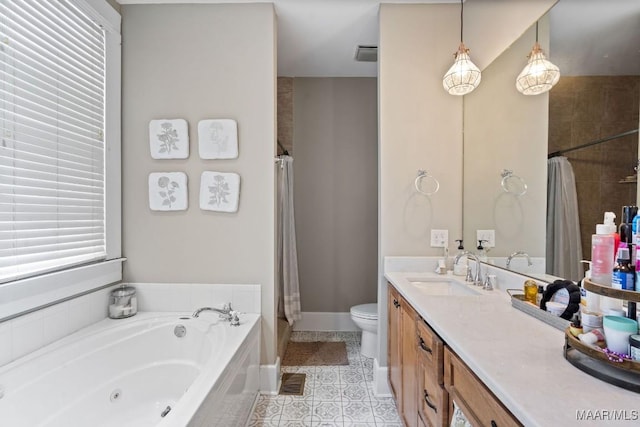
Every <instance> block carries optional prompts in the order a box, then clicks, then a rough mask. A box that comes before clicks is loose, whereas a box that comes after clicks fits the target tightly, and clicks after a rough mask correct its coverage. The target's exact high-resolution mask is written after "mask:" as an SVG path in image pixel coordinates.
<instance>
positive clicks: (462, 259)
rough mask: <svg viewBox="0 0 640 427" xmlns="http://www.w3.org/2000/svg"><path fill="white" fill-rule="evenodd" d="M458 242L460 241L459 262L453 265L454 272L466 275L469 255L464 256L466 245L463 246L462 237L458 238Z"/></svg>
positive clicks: (457, 255) (457, 254)
mask: <svg viewBox="0 0 640 427" xmlns="http://www.w3.org/2000/svg"><path fill="white" fill-rule="evenodd" d="M456 242H458V252H457V253H456V258H458V263H457V264H454V265H453V274H455V275H456V276H464V275H466V274H467V257H466V256H463V254H464V246H462V239H457V240H456Z"/></svg>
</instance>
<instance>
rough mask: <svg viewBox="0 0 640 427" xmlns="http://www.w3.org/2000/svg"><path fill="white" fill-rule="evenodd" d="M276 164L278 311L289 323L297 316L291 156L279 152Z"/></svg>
mask: <svg viewBox="0 0 640 427" xmlns="http://www.w3.org/2000/svg"><path fill="white" fill-rule="evenodd" d="M279 163H280V167H279V168H278V208H277V209H278V244H277V246H278V248H277V250H278V263H277V267H276V268H277V271H276V276H277V280H278V294H279V295H278V315H279V316H280V317H282V316H284V317H285V318H286V319H287V321H288V322H289V324H290V325H293V322H294V321H296V320H300V319H301V314H300V285H299V282H298V254H297V249H296V225H295V219H294V214H293V158H292V157H291V156H280V162H279Z"/></svg>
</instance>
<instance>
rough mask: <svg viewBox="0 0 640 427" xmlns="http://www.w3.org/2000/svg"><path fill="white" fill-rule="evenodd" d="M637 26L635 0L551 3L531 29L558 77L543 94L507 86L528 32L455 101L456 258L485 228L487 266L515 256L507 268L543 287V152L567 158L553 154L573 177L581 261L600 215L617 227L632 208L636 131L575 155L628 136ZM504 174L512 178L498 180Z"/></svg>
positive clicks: (634, 114) (530, 37)
mask: <svg viewBox="0 0 640 427" xmlns="http://www.w3.org/2000/svg"><path fill="white" fill-rule="evenodd" d="M576 16H579V17H580V19H579V20H577V19H576V18H575V17H576ZM639 19H640V2H637V0H613V2H612V1H604V0H588V1H585V0H560V1H559V2H558V3H557V4H556V5H555V6H554V7H553V8H552V9H551V10H550V11H549V13H547V14H546V15H545V16H544V17H542V18H541V19H540V21H539V31H538V38H539V41H540V44H541V45H542V48H543V50H544V51H545V53H546V54H547V56H548V58H549V59H550V60H551V61H552V62H553V63H554V64H556V65H558V66H559V67H560V71H561V73H562V76H561V78H560V81H559V82H558V84H557V85H556V86H554V88H553V89H552V90H551V91H550V92H549V93H547V94H543V95H537V96H524V95H522V94H520V93H518V92H517V91H516V90H515V77H516V76H517V75H518V74H519V73H520V71H521V70H522V68H523V67H524V65H525V63H526V55H528V53H529V52H530V51H531V48H532V46H533V43H534V42H535V40H536V33H535V25H534V26H533V27H532V28H530V29H529V30H527V31H526V32H525V33H524V34H523V35H522V36H521V37H520V38H519V39H518V40H516V41H515V42H514V43H513V44H512V45H511V46H510V47H509V49H507V50H506V51H505V52H504V53H503V54H502V55H501V56H500V57H498V58H497V59H496V60H495V61H494V62H493V63H492V64H491V65H490V66H489V67H487V68H486V69H485V70H483V74H482V84H481V85H480V86H479V87H478V89H476V91H474V93H472V94H470V95H468V96H466V97H465V99H464V132H465V133H464V191H463V194H464V196H463V199H464V200H463V208H464V212H463V229H464V237H463V238H464V243H465V249H467V250H476V247H477V245H478V242H477V241H476V230H485V229H494V230H495V240H496V246H495V247H494V248H490V249H489V251H488V256H489V260H490V261H492V262H493V263H495V265H498V266H501V267H506V261H507V258H508V257H509V255H511V254H513V253H515V252H518V251H522V252H526V253H527V254H528V255H529V257H530V258H531V261H532V264H533V265H531V266H529V265H528V262H527V257H526V256H524V255H518V256H516V257H514V258H513V259H512V261H511V266H510V267H511V269H512V270H515V271H518V272H521V273H523V274H526V275H530V276H532V277H535V278H541V276H540V275H542V277H544V278H547V279H548V277H547V276H545V275H544V273H545V272H546V271H545V264H546V215H547V212H546V207H547V158H548V154H549V153H552V152H557V151H563V150H567V149H573V150H572V151H567V152H563V153H562V154H563V155H564V156H565V157H567V158H568V160H569V163H570V164H571V165H572V168H573V172H574V175H575V181H576V193H577V198H578V213H577V216H578V219H579V222H580V231H581V236H582V238H581V245H580V246H581V248H582V258H583V259H590V257H591V234H593V232H594V230H595V224H597V223H601V222H602V217H603V213H604V212H605V211H612V212H614V213H615V214H616V216H617V217H618V219H617V221H616V224H617V225H619V220H620V216H621V209H622V206H623V205H628V204H635V203H636V200H637V196H636V194H637V189H636V187H637V185H636V183H635V178H636V174H635V172H634V169H633V168H634V166H636V163H637V159H638V133H637V131H636V132H635V133H634V132H632V133H629V134H627V135H626V136H623V137H620V138H615V139H612V140H610V141H607V142H602V143H599V144H594V145H592V146H589V147H585V148H581V149H575V148H576V147H578V146H580V145H582V144H586V143H590V142H593V141H599V140H602V139H606V138H608V137H611V136H615V135H618V134H621V133H624V132H627V131H632V130H637V129H638V124H639V118H638V104H639V100H640V51H639V50H638V48H637V46H638V45H640V26H638V24H637V23H638V20H639ZM549 53H550V54H549ZM505 170H508V171H511V172H512V174H511V177H509V178H507V179H506V181H505V178H504V177H503V175H502V174H503V173H504V171H505ZM523 182H524V183H526V186H527V187H526V193H524V194H521V193H522V189H523V186H522V183H523ZM502 184H506V185H502ZM505 187H506V188H505ZM506 190H508V191H506ZM580 271H581V270H580ZM566 278H571V279H573V280H577V279H579V278H580V277H566Z"/></svg>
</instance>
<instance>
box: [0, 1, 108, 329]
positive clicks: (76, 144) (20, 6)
mask: <svg viewBox="0 0 640 427" xmlns="http://www.w3.org/2000/svg"><path fill="white" fill-rule="evenodd" d="M119 25H120V17H119V15H117V13H116V12H115V11H114V10H113V9H112V8H111V7H110V6H108V5H107V4H106V3H105V1H104V0H46V1H37V2H35V1H32V0H11V1H6V0H1V1H0V76H1V77H0V138H1V141H0V283H7V282H12V283H13V282H16V281H19V279H23V278H25V277H32V276H39V275H42V274H44V273H47V272H51V271H61V270H65V269H69V268H71V267H73V266H77V265H84V264H89V263H95V262H98V261H104V260H108V259H114V258H119V257H120V237H119V234H120V212H119V211H120V202H119V198H120V188H119V186H120V177H119V174H120V163H119V162H120V160H119V156H120V130H119V127H120V118H119V115H120V105H119V103H120V94H119V91H120V77H119V74H120V34H119ZM115 91H117V93H116V92H115ZM110 213H112V215H110ZM0 288H1V287H0ZM1 296H2V295H0V297H1ZM0 300H2V298H0ZM1 314H2V313H1V312H0V319H1V318H2V315H1Z"/></svg>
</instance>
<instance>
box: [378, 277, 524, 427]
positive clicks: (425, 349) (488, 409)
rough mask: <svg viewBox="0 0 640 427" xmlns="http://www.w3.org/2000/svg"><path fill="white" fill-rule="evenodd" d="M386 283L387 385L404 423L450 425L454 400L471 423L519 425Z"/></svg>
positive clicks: (419, 426)
mask: <svg viewBox="0 0 640 427" xmlns="http://www.w3.org/2000/svg"><path fill="white" fill-rule="evenodd" d="M387 288H388V290H387V297H388V303H387V312H388V322H389V323H388V326H389V329H388V333H387V350H388V353H387V356H388V375H389V385H390V387H391V392H392V393H393V396H394V398H395V400H396V405H397V407H398V412H399V413H400V416H401V417H402V421H403V423H404V425H405V426H406V427H441V426H449V424H450V421H451V418H450V417H451V415H453V402H454V401H455V402H456V404H457V406H458V407H459V408H460V409H461V410H462V412H463V413H464V414H465V416H467V418H468V419H469V421H470V422H471V424H472V425H473V426H483V427H484V426H487V427H496V426H498V427H505V426H521V425H522V424H520V423H519V422H518V420H517V419H516V418H515V417H514V416H513V415H512V414H511V413H510V412H509V410H508V409H506V408H505V407H504V405H502V403H501V402H500V401H499V400H498V399H497V398H496V397H495V396H494V395H493V393H491V391H490V390H489V389H488V388H487V387H486V386H485V385H484V384H483V383H482V381H480V379H479V378H478V377H477V376H476V375H475V374H474V373H473V372H472V371H471V369H469V367H468V366H467V365H466V364H465V363H464V362H463V361H462V360H461V359H460V358H459V357H458V356H457V355H456V354H455V353H454V352H453V351H451V349H450V348H449V347H447V345H446V343H445V342H444V341H443V340H442V339H441V338H440V337H439V336H438V334H437V333H436V332H435V331H434V330H433V329H432V328H431V327H430V326H429V325H428V323H427V322H426V321H425V320H424V319H423V318H422V317H421V316H420V315H419V314H418V313H417V312H416V311H415V310H414V308H413V307H411V305H410V304H409V303H408V302H407V301H406V300H405V299H404V298H402V295H400V293H399V292H398V291H397V290H396V289H395V288H394V287H393V285H392V284H390V283H389V284H388V287H387Z"/></svg>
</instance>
